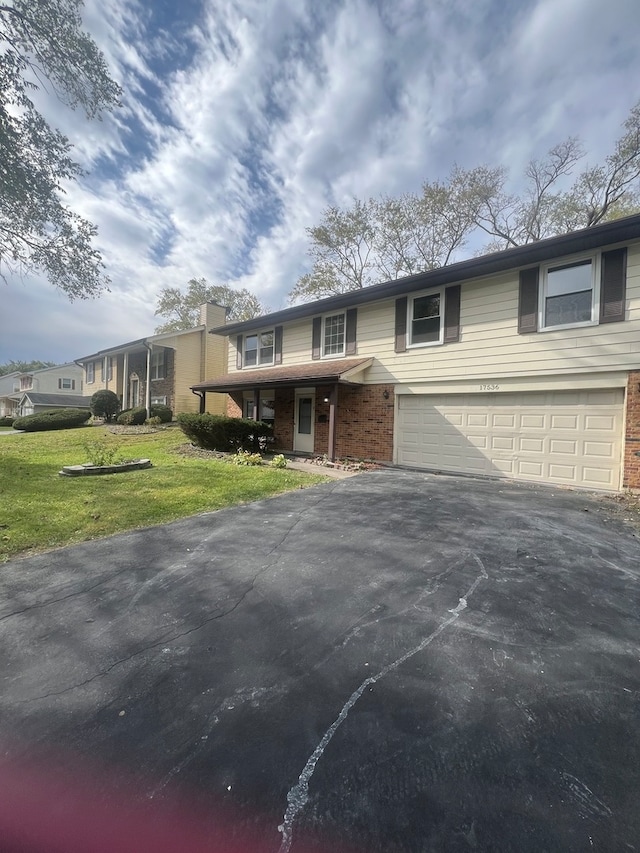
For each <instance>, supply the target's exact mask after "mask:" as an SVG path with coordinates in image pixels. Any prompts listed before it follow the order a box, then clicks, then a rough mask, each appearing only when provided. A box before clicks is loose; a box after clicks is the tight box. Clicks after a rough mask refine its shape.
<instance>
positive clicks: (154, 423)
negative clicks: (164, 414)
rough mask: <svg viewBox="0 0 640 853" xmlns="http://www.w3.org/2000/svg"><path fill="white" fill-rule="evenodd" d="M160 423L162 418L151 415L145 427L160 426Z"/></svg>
mask: <svg viewBox="0 0 640 853" xmlns="http://www.w3.org/2000/svg"><path fill="white" fill-rule="evenodd" d="M161 423H162V418H159V417H158V416H157V415H152V416H151V417H150V418H147V419H146V421H145V424H146V425H147V426H160V424H161Z"/></svg>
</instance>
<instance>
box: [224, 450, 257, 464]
mask: <svg viewBox="0 0 640 853" xmlns="http://www.w3.org/2000/svg"><path fill="white" fill-rule="evenodd" d="M231 461H232V462H233V464H234V465H262V456H260V454H259V453H251V452H250V451H249V450H238V452H237V453H236V454H235V456H233V458H232V460H231Z"/></svg>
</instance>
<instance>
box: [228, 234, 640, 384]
mask: <svg viewBox="0 0 640 853" xmlns="http://www.w3.org/2000/svg"><path fill="white" fill-rule="evenodd" d="M608 248H615V247H608ZM569 261H571V257H566V258H559V259H557V262H558V263H563V262H569ZM518 288H519V280H518V270H514V271H512V272H509V273H505V274H502V275H496V276H492V277H490V278H484V279H476V280H472V281H465V282H462V298H461V306H460V329H461V333H460V340H459V341H458V342H456V343H451V344H443V345H434V346H424V347H415V348H409V349H407V351H406V352H403V353H396V352H395V350H394V345H395V338H394V328H395V300H394V299H387V300H383V301H380V302H374V303H371V304H368V305H360V306H358V332H357V356H359V357H362V358H366V357H370V356H371V357H373V358H374V363H373V365H372V367H371V368H369V370H367V372H366V374H365V382H366V383H367V384H378V383H412V384H417V383H421V382H422V383H428V382H436V381H441V380H449V381H455V380H464V379H469V378H471V379H473V378H474V377H476V378H478V379H480V378H482V379H484V380H485V381H490V380H495V379H500V378H508V377H512V378H516V377H524V376H529V375H531V374H537V375H541V376H544V375H548V376H552V375H554V374H558V373H565V374H566V373H574V374H575V373H591V372H593V371H614V370H629V369H633V368H637V367H638V365H639V364H640V243H636V244H634V245H632V246H629V247H628V256H627V319H626V320H625V321H624V322H623V323H607V324H602V325H594V326H584V327H581V328H574V329H559V330H554V331H545V332H537V333H532V334H528V335H519V334H518ZM311 324H312V317H308V318H306V319H304V320H294V321H292V322H290V323H285V324H284V327H283V359H282V363H283V365H285V366H286V365H293V364H300V363H306V362H310V361H311V360H312V359H311ZM334 358H335V356H334ZM228 365H229V367H228V370H229V372H230V373H233V372H235V370H236V336H235V335H234V336H233V337H232V338H231V340H230V345H229V359H228Z"/></svg>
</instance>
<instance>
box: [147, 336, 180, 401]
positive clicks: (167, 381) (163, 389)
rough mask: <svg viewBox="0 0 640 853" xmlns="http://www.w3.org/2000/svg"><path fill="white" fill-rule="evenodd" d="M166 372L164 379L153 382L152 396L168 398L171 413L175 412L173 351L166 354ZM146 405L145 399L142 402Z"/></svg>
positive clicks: (168, 350) (167, 351) (169, 350)
mask: <svg viewBox="0 0 640 853" xmlns="http://www.w3.org/2000/svg"><path fill="white" fill-rule="evenodd" d="M146 369H147V368H146V364H145V380H146ZM164 371H165V375H164V378H163V379H152V380H151V396H152V397H166V398H167V406H169V408H170V409H171V411H175V402H176V398H175V353H174V351H173V350H171V349H167V350H165V352H164ZM142 403H143V404H144V398H143V400H142Z"/></svg>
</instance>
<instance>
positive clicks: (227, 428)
mask: <svg viewBox="0 0 640 853" xmlns="http://www.w3.org/2000/svg"><path fill="white" fill-rule="evenodd" d="M178 423H179V424H180V428H181V429H182V431H183V432H184V434H185V435H186V436H187V437H188V438H190V439H191V441H193V442H194V443H195V444H197V445H198V447H203V448H205V449H206V450H219V451H232V450H235V451H237V450H244V449H246V448H247V447H251V448H252V449H254V450H257V449H258V447H259V445H260V442H261V441H263V440H265V439H269V438H270V437H271V435H272V432H273V430H272V427H271V425H270V424H266V423H263V422H262V421H252V420H249V419H247V418H228V417H226V416H225V415H208V414H204V415H194V414H190V413H186V412H182V413H181V414H179V415H178Z"/></svg>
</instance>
